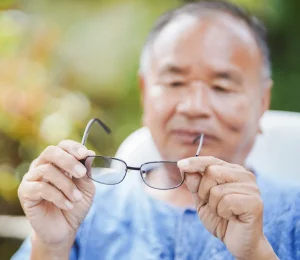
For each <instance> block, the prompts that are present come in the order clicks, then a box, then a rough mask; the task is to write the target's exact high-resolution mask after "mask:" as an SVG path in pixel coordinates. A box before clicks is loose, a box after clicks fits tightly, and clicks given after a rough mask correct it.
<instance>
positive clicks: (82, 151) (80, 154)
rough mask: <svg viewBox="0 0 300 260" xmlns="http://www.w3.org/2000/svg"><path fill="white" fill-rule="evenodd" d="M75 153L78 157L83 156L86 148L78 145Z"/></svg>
mask: <svg viewBox="0 0 300 260" xmlns="http://www.w3.org/2000/svg"><path fill="white" fill-rule="evenodd" d="M77 153H78V155H79V156H80V157H84V156H85V155H86V154H87V149H85V148H83V147H80V148H79V149H78V150H77Z"/></svg>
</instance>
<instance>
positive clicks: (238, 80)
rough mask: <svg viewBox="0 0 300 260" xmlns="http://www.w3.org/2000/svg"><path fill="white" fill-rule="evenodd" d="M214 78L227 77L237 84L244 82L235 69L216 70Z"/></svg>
mask: <svg viewBox="0 0 300 260" xmlns="http://www.w3.org/2000/svg"><path fill="white" fill-rule="evenodd" d="M213 78H214V79H226V80H229V81H233V82H235V83H237V84H240V83H241V82H242V79H241V77H240V76H239V75H238V73H236V72H234V71H219V72H215V73H214V74H213Z"/></svg>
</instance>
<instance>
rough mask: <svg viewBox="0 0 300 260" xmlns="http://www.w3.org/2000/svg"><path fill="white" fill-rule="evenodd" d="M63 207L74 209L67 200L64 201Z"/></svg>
mask: <svg viewBox="0 0 300 260" xmlns="http://www.w3.org/2000/svg"><path fill="white" fill-rule="evenodd" d="M65 205H66V207H67V208H68V209H73V208H74V206H73V204H72V203H71V202H70V201H68V200H66V202H65Z"/></svg>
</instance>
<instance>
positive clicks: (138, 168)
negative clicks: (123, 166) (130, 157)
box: [127, 166, 141, 171]
mask: <svg viewBox="0 0 300 260" xmlns="http://www.w3.org/2000/svg"><path fill="white" fill-rule="evenodd" d="M127 170H131V171H140V170H141V167H132V166H127Z"/></svg>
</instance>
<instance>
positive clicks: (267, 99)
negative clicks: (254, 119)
mask: <svg viewBox="0 0 300 260" xmlns="http://www.w3.org/2000/svg"><path fill="white" fill-rule="evenodd" d="M272 86H273V80H272V79H268V80H266V82H264V86H263V91H262V103H261V111H260V116H262V115H263V114H264V113H265V112H266V111H267V110H269V109H270V103H271V90H272Z"/></svg>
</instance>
